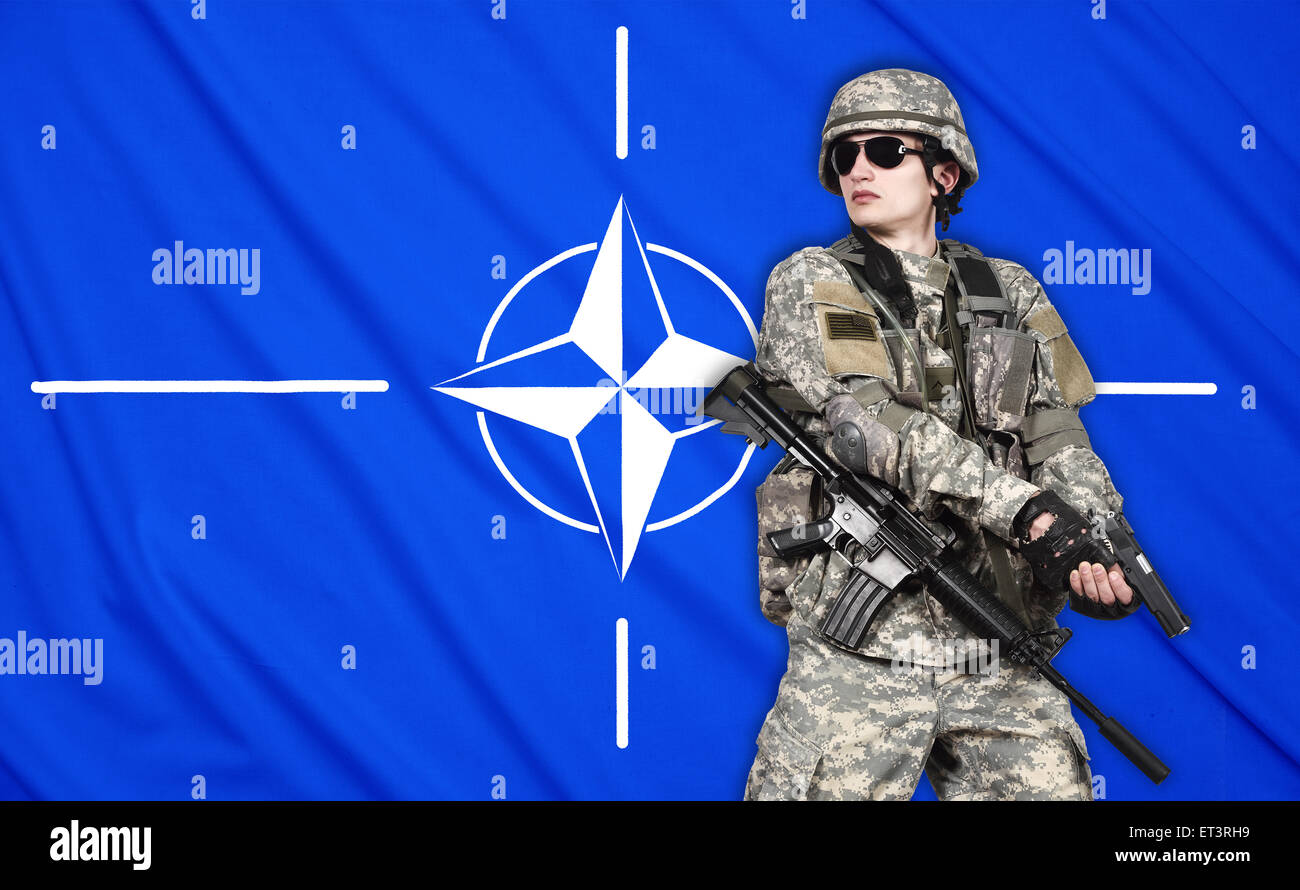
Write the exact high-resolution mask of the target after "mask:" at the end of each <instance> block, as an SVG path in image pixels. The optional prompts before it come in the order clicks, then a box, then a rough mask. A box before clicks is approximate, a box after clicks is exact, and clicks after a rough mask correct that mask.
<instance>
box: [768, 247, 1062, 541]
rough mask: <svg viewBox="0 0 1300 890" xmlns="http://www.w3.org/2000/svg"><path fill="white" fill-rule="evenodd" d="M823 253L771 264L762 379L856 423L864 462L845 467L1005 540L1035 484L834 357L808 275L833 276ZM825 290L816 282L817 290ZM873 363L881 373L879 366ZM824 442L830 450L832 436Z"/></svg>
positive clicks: (837, 419) (863, 370)
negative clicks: (788, 387)
mask: <svg viewBox="0 0 1300 890" xmlns="http://www.w3.org/2000/svg"><path fill="white" fill-rule="evenodd" d="M827 262H834V260H827V259H825V258H823V257H822V256H821V255H819V254H817V253H816V252H810V251H802V252H800V253H798V254H795V255H794V256H793V257H791V258H789V259H788V260H786V261H785V262H783V263H782V264H781V265H779V266H777V268H776V269H775V270H774V271H773V273H772V275H771V277H770V278H769V279H768V286H767V297H766V306H765V309H764V315H763V330H762V333H761V335H760V338H759V345H758V354H757V357H756V359H755V364H756V365H757V366H758V368H759V370H760V371H761V372H762V373H763V374H765V375H766V376H767V377H769V378H770V379H772V380H783V381H786V382H788V383H789V384H790V385H792V386H793V387H794V388H795V389H796V390H797V391H798V392H799V394H800V395H801V396H802V397H803V398H804V399H805V400H806V401H807V402H808V403H809V405H810V406H811V407H813V408H814V409H816V411H818V412H819V413H820V414H821V415H822V416H823V417H824V418H825V419H826V421H827V423H828V424H829V425H830V428H831V430H834V429H835V428H836V427H837V426H838V425H839V424H841V423H844V422H846V421H848V422H851V423H853V424H855V425H856V426H857V427H858V429H859V430H861V433H862V437H863V440H864V441H863V443H862V445H863V446H864V447H863V452H864V461H863V464H864V465H863V466H861V467H859V466H850V468H851V469H853V470H854V471H856V472H864V471H865V472H866V473H868V474H870V475H872V476H875V477H876V478H878V479H882V480H883V481H885V482H888V483H889V484H891V485H895V486H897V487H898V488H899V489H901V490H902V491H903V492H904V493H906V494H907V495H908V497H910V498H911V499H912V501H913V502H914V503H915V504H916V505H917V506H918V507H919V508H920V509H922V510H926V511H929V510H931V509H932V508H934V507H935V506H937V505H939V504H942V505H944V506H946V507H948V509H950V510H951V511H953V512H954V513H956V514H957V515H960V516H963V517H965V518H967V519H971V520H974V521H977V522H978V523H979V524H980V525H981V526H983V527H985V528H987V529H989V530H990V531H991V532H993V533H994V534H996V535H998V536H1000V537H1002V538H1007V539H1009V538H1010V537H1011V523H1012V520H1013V519H1014V518H1015V516H1016V514H1017V513H1018V512H1019V510H1020V508H1021V507H1022V506H1023V505H1024V503H1025V501H1026V500H1028V499H1029V498H1031V497H1033V496H1034V495H1036V494H1038V492H1039V491H1040V489H1039V488H1038V486H1036V485H1033V484H1031V483H1029V482H1026V481H1025V480H1023V479H1020V478H1018V477H1016V476H1014V475H1012V474H1010V473H1008V472H1007V471H1005V470H1003V469H1001V468H999V467H998V466H997V465H995V464H994V463H992V462H991V461H990V460H989V459H988V458H987V456H986V455H985V454H984V452H983V451H982V450H981V449H980V448H979V446H978V445H976V444H975V443H974V442H971V441H969V440H967V439H963V438H962V437H961V436H959V435H957V433H956V432H954V431H953V430H952V429H951V428H950V427H949V426H948V425H947V424H945V423H944V422H943V421H941V420H939V419H938V418H936V417H934V416H932V415H929V414H926V413H924V412H921V411H917V410H915V409H913V408H910V407H907V406H905V405H903V404H900V403H899V402H898V401H895V400H894V399H892V398H890V397H889V391H888V387H890V386H892V381H890V382H889V383H888V384H887V385H886V384H885V383H884V377H883V376H877V375H873V374H871V373H868V370H869V369H868V368H867V367H863V366H853V367H849V366H848V365H847V364H846V363H845V362H842V361H840V360H839V359H838V358H837V353H836V350H837V349H838V348H839V347H840V344H838V343H831V345H830V348H829V349H826V348H824V347H825V345H826V341H825V340H824V339H823V336H824V333H825V331H826V330H827V329H826V328H825V325H826V323H827V322H826V319H825V318H821V317H819V310H818V305H819V304H820V305H822V306H823V307H824V308H823V310H822V312H821V314H822V315H824V314H825V304H826V300H825V299H822V298H820V297H819V295H818V294H817V293H816V290H817V288H816V286H815V284H816V281H817V280H818V279H819V278H821V279H825V278H833V277H835V272H834V268H833V267H829V268H827V267H819V264H823V263H827ZM842 287H847V288H851V285H847V284H844V285H842ZM828 293H832V291H828V290H827V289H825V288H824V287H823V289H822V295H821V297H825V296H826V295H827V294H828ZM833 308H835V311H839V310H840V309H843V308H845V307H833ZM860 345H861V344H859V346H860ZM863 351H864V350H862V349H859V352H858V353H855V354H862V353H863ZM881 355H882V357H883V353H881ZM867 364H868V365H869V364H870V362H869V361H868V362H867ZM879 370H880V371H881V374H882V375H883V374H884V373H889V372H888V371H887V370H886V369H885V368H884V366H883V365H882V366H880V367H879ZM828 445H830V446H831V447H830V448H828V450H830V451H831V452H832V453H836V448H835V443H834V437H833V436H832V440H831V441H830V442H828ZM836 456H837V458H840V454H836ZM841 459H842V458H841ZM844 462H845V463H846V465H849V462H848V461H844Z"/></svg>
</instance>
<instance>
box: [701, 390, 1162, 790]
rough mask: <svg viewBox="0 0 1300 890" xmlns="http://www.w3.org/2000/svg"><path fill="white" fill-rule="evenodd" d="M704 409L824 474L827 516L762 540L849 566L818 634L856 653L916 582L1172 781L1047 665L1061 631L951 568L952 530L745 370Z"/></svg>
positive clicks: (1139, 762) (786, 552) (729, 427)
mask: <svg viewBox="0 0 1300 890" xmlns="http://www.w3.org/2000/svg"><path fill="white" fill-rule="evenodd" d="M728 402H730V403H731V404H730V405H728V404H727V403H728ZM733 405H734V407H732V406H733ZM703 412H704V413H705V414H707V415H709V416H710V417H714V418H717V419H719V420H722V421H725V423H724V426H723V431H724V432H733V433H739V434H741V435H744V436H745V437H746V438H747V439H749V441H750V442H753V443H754V444H755V445H757V446H758V447H760V448H766V447H767V443H768V442H770V441H772V442H776V443H777V444H778V445H780V446H781V447H782V448H783V449H785V451H786V452H787V453H788V454H789V455H790V456H791V457H792V458H794V459H795V460H796V461H798V462H799V463H801V464H803V465H804V466H806V467H808V468H809V469H811V470H812V471H813V472H814V473H816V474H817V475H818V476H820V477H821V480H822V487H823V490H824V491H825V492H826V495H827V497H828V498H829V499H830V501H831V505H832V508H831V512H830V513H828V514H827V515H826V516H825V517H823V518H822V519H820V520H817V521H816V522H812V523H808V524H807V525H803V526H798V527H796V528H793V529H786V530H785V531H781V532H773V533H772V534H770V535H768V541H769V542H770V543H771V544H772V547H773V548H774V549H775V550H776V551H777V553H778V554H779V555H781V556H782V557H786V558H789V557H795V556H799V555H802V554H805V553H809V552H813V551H815V550H822V549H826V548H827V547H829V548H831V549H833V550H835V551H836V552H838V553H839V554H840V555H841V556H843V557H844V558H845V559H846V560H848V562H849V564H850V565H852V566H853V569H854V572H853V576H852V580H851V581H850V583H849V584H848V585H847V586H846V588H845V589H844V590H843V591H841V592H840V594H839V595H838V596H837V597H836V599H835V602H834V604H833V605H832V606H831V608H830V611H829V613H828V614H827V616H826V619H825V621H823V623H822V627H821V629H820V630H821V633H822V634H823V635H825V636H826V637H827V638H829V639H831V640H832V641H834V642H836V643H838V644H839V645H841V646H847V647H848V648H851V649H854V648H857V647H858V646H859V645H861V642H862V639H863V638H864V637H865V636H866V633H867V631H868V629H869V628H870V626H871V622H872V620H873V619H874V618H875V616H876V615H877V614H878V613H879V611H880V608H881V607H882V606H883V605H884V604H885V603H886V602H887V601H888V600H889V597H890V596H892V595H893V593H894V591H895V590H896V589H897V588H898V586H899V585H900V584H901V583H902V582H903V581H905V580H906V579H908V578H909V577H912V576H917V577H919V578H921V579H923V580H924V581H925V583H926V585H927V586H928V589H929V591H930V593H931V595H933V596H934V598H935V599H937V600H938V601H939V602H940V603H942V604H943V605H944V607H945V608H947V609H948V611H950V612H952V613H953V614H954V615H955V616H957V618H958V619H959V620H960V621H961V622H962V623H963V624H965V625H966V626H967V627H968V628H970V629H971V630H973V631H974V632H976V633H978V634H981V635H983V636H984V637H986V638H988V639H990V640H992V639H996V640H999V641H1000V644H1001V645H1002V646H1003V647H1004V648H1005V650H1006V651H1007V652H1009V653H1010V656H1011V658H1012V660H1013V661H1017V662H1019V663H1021V664H1025V665H1028V666H1029V667H1032V668H1033V669H1034V670H1036V671H1038V673H1039V674H1041V675H1042V676H1043V678H1044V679H1046V680H1047V681H1048V682H1049V683H1051V684H1052V685H1053V686H1055V687H1056V688H1057V689H1059V690H1061V691H1062V692H1064V693H1065V694H1066V695H1067V696H1068V697H1069V698H1070V701H1072V702H1074V703H1075V704H1076V705H1078V707H1079V709H1080V710H1081V711H1083V713H1084V714H1085V715H1086V716H1087V717H1088V719H1089V720H1092V721H1093V722H1095V723H1096V724H1097V726H1098V728H1099V729H1100V730H1101V734H1102V737H1103V738H1105V739H1106V740H1107V741H1108V742H1110V743H1111V744H1112V745H1114V746H1115V747H1116V748H1118V749H1119V752H1120V753H1121V754H1123V755H1124V756H1125V757H1127V758H1128V759H1129V760H1130V761H1131V762H1132V763H1133V764H1134V765H1135V766H1136V767H1137V768H1138V769H1140V770H1142V772H1144V773H1145V774H1146V775H1147V778H1149V779H1151V781H1153V782H1155V783H1156V784H1159V783H1160V782H1162V781H1164V779H1165V777H1166V776H1167V775H1169V767H1167V766H1165V765H1164V764H1163V763H1162V762H1161V761H1160V758H1158V757H1156V756H1155V755H1154V754H1152V753H1151V751H1150V750H1148V749H1147V747H1146V746H1145V745H1143V744H1142V743H1141V742H1139V741H1138V740H1137V739H1136V738H1135V737H1134V736H1133V734H1132V733H1130V732H1129V731H1128V730H1127V729H1125V728H1124V727H1123V726H1121V725H1120V723H1119V721H1117V720H1115V719H1114V718H1113V717H1107V716H1106V715H1105V714H1103V713H1102V712H1101V711H1100V710H1099V709H1098V708H1097V706H1096V705H1094V704H1093V703H1092V702H1090V701H1088V699H1087V698H1085V697H1084V696H1083V695H1082V694H1081V693H1080V692H1079V691H1078V690H1076V689H1075V688H1074V687H1072V686H1071V685H1070V684H1069V682H1067V681H1066V679H1065V678H1064V677H1062V676H1061V674H1060V673H1059V672H1058V671H1057V670H1056V669H1055V668H1053V667H1052V666H1051V664H1050V662H1051V660H1052V658H1053V657H1054V656H1055V655H1056V653H1057V652H1058V651H1060V648H1061V646H1062V645H1063V644H1064V643H1065V641H1066V640H1067V639H1068V638H1069V631H1068V630H1064V629H1061V630H1055V631H1048V632H1047V633H1046V634H1035V633H1033V632H1031V631H1030V630H1029V628H1027V627H1026V626H1025V624H1024V622H1023V621H1021V620H1020V619H1019V618H1018V617H1017V616H1016V614H1015V613H1014V612H1012V611H1011V610H1010V609H1009V608H1008V607H1007V606H1006V604H1005V603H1003V602H1002V601H1001V600H1000V599H998V597H997V596H996V595H995V594H993V593H991V592H990V591H988V590H987V589H985V588H984V587H983V585H981V584H980V583H979V582H978V581H976V580H975V579H974V578H972V577H971V576H970V574H969V573H968V572H967V571H966V570H965V569H963V568H962V567H961V566H960V565H958V564H957V560H956V558H955V557H954V556H953V554H952V553H951V552H950V551H949V548H948V545H949V544H950V543H951V542H952V541H953V539H954V538H955V537H956V535H955V533H954V532H953V531H952V530H951V529H949V528H946V527H944V526H942V525H941V524H939V523H927V522H924V521H922V520H921V519H920V517H918V516H916V515H915V514H914V513H913V512H912V511H911V510H909V509H908V507H907V503H906V498H905V496H904V495H903V494H902V493H901V492H899V491H897V490H895V489H894V488H892V487H890V486H889V485H887V484H885V483H883V482H880V481H878V480H876V479H872V478H870V477H865V476H856V475H854V474H853V473H850V472H849V471H848V470H845V469H843V468H842V467H840V466H839V465H838V464H835V463H834V462H832V461H831V460H830V458H828V457H827V456H826V454H825V452H823V451H822V449H821V448H820V447H819V446H818V445H817V443H816V441H815V440H814V439H813V438H812V437H811V436H809V435H808V434H807V433H805V432H804V431H803V430H802V429H801V428H800V427H799V426H798V425H797V424H796V423H795V422H794V421H793V420H792V419H791V418H790V416H789V415H788V414H786V413H785V412H784V411H782V410H781V408H780V407H778V406H777V404H776V402H774V401H773V400H772V398H771V396H769V395H768V394H767V392H766V390H765V389H764V386H763V380H762V378H761V377H759V375H758V372H757V370H756V369H755V368H754V367H753V365H752V364H751V365H741V366H740V367H737V368H735V369H733V370H732V371H731V372H730V373H728V374H727V376H726V377H724V378H722V381H721V382H720V383H718V385H717V386H715V387H714V388H713V389H712V391H710V392H709V394H708V396H706V397H705V399H704V405H703ZM932 526H934V527H932ZM936 527H937V528H936Z"/></svg>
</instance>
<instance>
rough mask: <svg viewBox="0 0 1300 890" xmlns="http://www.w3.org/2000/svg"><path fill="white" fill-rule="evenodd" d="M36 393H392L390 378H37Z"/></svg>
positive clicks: (33, 388)
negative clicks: (389, 387) (389, 389)
mask: <svg viewBox="0 0 1300 890" xmlns="http://www.w3.org/2000/svg"><path fill="white" fill-rule="evenodd" d="M32 392H35V393H51V392H53V393H62V392H77V393H99V392H144V393H170V392H263V393H288V392H388V381H387V380H34V381H32Z"/></svg>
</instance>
